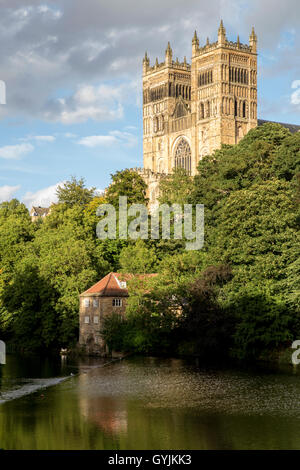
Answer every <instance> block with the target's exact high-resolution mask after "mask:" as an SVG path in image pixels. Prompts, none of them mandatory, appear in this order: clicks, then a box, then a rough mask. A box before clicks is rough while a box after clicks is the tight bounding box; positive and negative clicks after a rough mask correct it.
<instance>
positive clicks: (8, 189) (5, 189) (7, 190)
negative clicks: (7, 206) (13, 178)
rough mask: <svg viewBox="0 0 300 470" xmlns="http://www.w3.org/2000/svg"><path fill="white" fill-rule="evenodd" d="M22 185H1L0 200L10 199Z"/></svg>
mask: <svg viewBox="0 0 300 470" xmlns="http://www.w3.org/2000/svg"><path fill="white" fill-rule="evenodd" d="M20 187H21V186H7V185H6V186H0V202H3V201H9V200H10V199H11V198H12V196H13V195H14V194H15V193H16V192H17V191H18V190H19V189H20Z"/></svg>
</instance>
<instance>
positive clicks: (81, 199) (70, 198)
mask: <svg viewBox="0 0 300 470" xmlns="http://www.w3.org/2000/svg"><path fill="white" fill-rule="evenodd" d="M95 190H96V188H90V189H88V188H86V187H85V181H84V178H80V179H79V180H77V179H76V178H75V177H74V176H72V177H71V180H70V181H66V182H65V183H64V184H63V185H62V186H58V188H57V190H56V194H57V197H58V202H59V203H62V204H67V205H68V206H73V205H75V204H78V205H80V206H85V205H87V204H88V203H89V202H90V201H91V200H92V199H93V198H94V197H95Z"/></svg>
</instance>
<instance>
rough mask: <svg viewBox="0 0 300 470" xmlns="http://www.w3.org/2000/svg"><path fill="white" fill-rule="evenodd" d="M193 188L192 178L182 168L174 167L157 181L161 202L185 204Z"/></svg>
mask: <svg viewBox="0 0 300 470" xmlns="http://www.w3.org/2000/svg"><path fill="white" fill-rule="evenodd" d="M192 189H193V180H192V178H191V177H190V176H189V175H188V174H187V172H186V170H184V169H183V168H176V169H174V170H173V173H171V174H170V175H167V176H165V177H164V178H162V179H161V181H160V183H159V194H160V197H159V202H160V203H161V204H170V205H171V204H174V203H176V204H181V205H182V204H187V203H188V201H189V198H190V194H191V192H192Z"/></svg>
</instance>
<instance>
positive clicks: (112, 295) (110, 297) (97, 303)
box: [79, 273, 128, 356]
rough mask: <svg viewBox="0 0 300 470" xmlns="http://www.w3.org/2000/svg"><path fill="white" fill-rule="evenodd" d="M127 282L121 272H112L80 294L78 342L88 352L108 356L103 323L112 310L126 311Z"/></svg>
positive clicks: (120, 312) (121, 312)
mask: <svg viewBox="0 0 300 470" xmlns="http://www.w3.org/2000/svg"><path fill="white" fill-rule="evenodd" d="M127 297H128V290H127V282H126V281H125V280H124V279H123V277H122V275H120V274H118V273H109V274H107V276H105V277H104V278H103V279H101V280H100V281H99V282H97V283H96V284H95V285H93V286H92V287H90V288H89V289H88V290H86V291H85V292H83V293H82V294H81V295H80V296H79V345H80V347H81V348H82V349H84V350H85V352H86V353H88V354H95V355H101V356H103V355H105V354H106V353H107V352H108V351H107V350H106V345H105V342H104V340H103V338H102V336H101V331H100V330H101V326H102V325H103V320H104V318H105V317H106V316H107V315H111V314H112V313H113V312H115V313H118V314H120V315H124V314H125V309H126V302H127Z"/></svg>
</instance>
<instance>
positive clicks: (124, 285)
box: [120, 281, 127, 289]
mask: <svg viewBox="0 0 300 470" xmlns="http://www.w3.org/2000/svg"><path fill="white" fill-rule="evenodd" d="M120 284H121V289H126V286H127V284H126V282H125V281H121V282H120Z"/></svg>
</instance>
